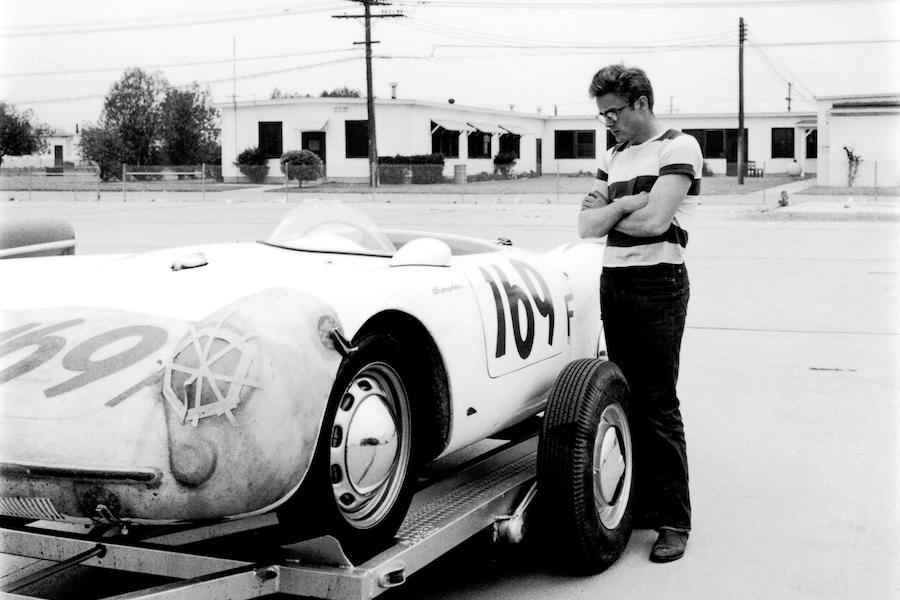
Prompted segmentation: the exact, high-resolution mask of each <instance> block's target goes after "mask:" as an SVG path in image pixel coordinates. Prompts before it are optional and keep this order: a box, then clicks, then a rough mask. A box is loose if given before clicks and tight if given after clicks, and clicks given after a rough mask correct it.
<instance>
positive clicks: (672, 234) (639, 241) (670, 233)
mask: <svg viewBox="0 0 900 600" xmlns="http://www.w3.org/2000/svg"><path fill="white" fill-rule="evenodd" d="M657 242H671V243H673V244H678V245H679V246H681V247H682V248H687V243H688V232H687V231H685V230H684V229H682V228H681V227H679V226H678V225H676V224H675V223H672V224H671V225H669V229H668V230H667V231H666V232H665V233H664V234H662V235H657V236H653V237H637V236H633V235H628V234H627V233H622V232H621V231H618V230H617V229H613V230H612V231H610V232H609V234H608V235H607V236H606V245H607V246H615V247H617V248H633V247H634V246H644V245H647V244H655V243H657Z"/></svg>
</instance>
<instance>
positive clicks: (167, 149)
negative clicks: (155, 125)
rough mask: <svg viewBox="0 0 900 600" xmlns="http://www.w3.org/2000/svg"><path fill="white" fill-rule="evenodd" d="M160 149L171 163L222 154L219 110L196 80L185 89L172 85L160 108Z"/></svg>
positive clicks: (203, 160) (197, 161) (189, 162)
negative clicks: (219, 136)
mask: <svg viewBox="0 0 900 600" xmlns="http://www.w3.org/2000/svg"><path fill="white" fill-rule="evenodd" d="M160 113H161V116H160V130H159V138H160V153H161V155H162V158H163V162H165V163H166V164H170V165H197V164H201V163H208V162H211V161H212V160H213V159H215V158H216V155H217V154H218V155H219V156H221V154H220V152H221V151H220V150H219V144H218V140H217V138H218V134H219V130H218V127H217V124H218V121H219V111H218V109H217V108H216V107H215V106H213V104H212V97H211V96H210V93H209V90H202V89H200V86H199V85H198V84H197V83H193V84H191V85H190V86H189V87H188V88H186V89H178V88H169V89H168V90H167V91H166V96H165V99H164V100H163V101H162V106H161V110H160Z"/></svg>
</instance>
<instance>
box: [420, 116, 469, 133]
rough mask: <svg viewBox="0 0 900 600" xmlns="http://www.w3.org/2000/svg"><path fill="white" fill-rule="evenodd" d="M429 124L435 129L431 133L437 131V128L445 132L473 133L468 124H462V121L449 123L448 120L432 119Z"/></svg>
mask: <svg viewBox="0 0 900 600" xmlns="http://www.w3.org/2000/svg"><path fill="white" fill-rule="evenodd" d="M431 122H432V123H434V124H435V127H434V128H433V129H432V130H431V133H434V132H435V131H437V128H438V127H443V128H444V129H446V130H447V131H475V130H474V129H473V128H472V127H471V126H470V125H469V124H468V123H463V122H462V121H451V120H449V119H432V120H431Z"/></svg>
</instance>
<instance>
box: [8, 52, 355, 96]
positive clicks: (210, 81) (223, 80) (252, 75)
mask: <svg viewBox="0 0 900 600" xmlns="http://www.w3.org/2000/svg"><path fill="white" fill-rule="evenodd" d="M354 60H359V58H358V57H356V56H351V57H348V58H338V59H335V60H329V61H325V62H321V63H314V64H310V65H300V66H296V67H287V68H285V69H276V70H273V71H263V72H259V73H249V74H246V75H238V76H237V77H223V78H220V79H208V80H206V81H192V82H191V83H186V84H182V85H176V86H173V87H175V88H178V89H182V88H187V87H190V86H192V85H194V84H195V83H196V84H197V85H215V84H218V83H229V82H231V81H233V80H234V79H256V78H259V77H268V76H269V75H279V74H281V73H290V72H291V71H303V70H305V69H314V68H317V67H325V66H329V65H335V64H339V63H345V62H350V61H354ZM105 97H106V94H90V95H86V96H70V97H68V98H45V99H42V100H10V103H12V104H55V103H60V102H77V101H82V100H97V99H100V98H105Z"/></svg>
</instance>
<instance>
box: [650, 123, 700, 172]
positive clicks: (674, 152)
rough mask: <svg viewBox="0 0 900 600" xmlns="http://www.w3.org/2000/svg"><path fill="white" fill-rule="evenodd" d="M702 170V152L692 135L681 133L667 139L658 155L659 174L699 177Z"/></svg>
mask: <svg viewBox="0 0 900 600" xmlns="http://www.w3.org/2000/svg"><path fill="white" fill-rule="evenodd" d="M702 172H703V153H702V152H700V144H698V143H697V139H696V138H694V136H692V135H688V134H685V133H682V134H681V135H677V136H675V137H673V138H672V139H670V140H668V143H666V144H665V145H664V147H663V149H662V152H661V153H660V157H659V174H660V175H673V174H680V175H687V176H688V177H690V178H691V179H700V175H701V173H702Z"/></svg>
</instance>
